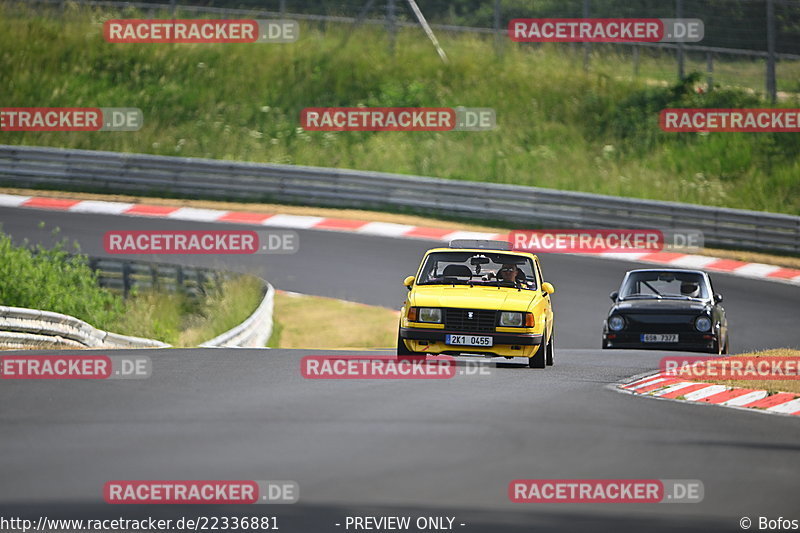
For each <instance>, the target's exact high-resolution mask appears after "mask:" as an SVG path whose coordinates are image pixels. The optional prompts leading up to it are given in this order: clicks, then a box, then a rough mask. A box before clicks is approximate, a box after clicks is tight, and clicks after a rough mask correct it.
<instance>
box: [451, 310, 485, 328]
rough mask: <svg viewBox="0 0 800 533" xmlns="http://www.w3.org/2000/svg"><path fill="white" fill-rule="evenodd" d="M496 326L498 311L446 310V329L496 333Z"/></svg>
mask: <svg viewBox="0 0 800 533" xmlns="http://www.w3.org/2000/svg"><path fill="white" fill-rule="evenodd" d="M470 317H471V318H470ZM496 324H497V311H487V310H486V309H445V310H444V327H445V329H449V330H451V331H494V330H495V325H496Z"/></svg>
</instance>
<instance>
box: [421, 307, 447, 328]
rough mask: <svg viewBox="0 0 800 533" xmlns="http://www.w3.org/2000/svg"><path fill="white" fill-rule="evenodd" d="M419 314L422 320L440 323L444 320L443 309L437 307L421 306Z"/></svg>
mask: <svg viewBox="0 0 800 533" xmlns="http://www.w3.org/2000/svg"><path fill="white" fill-rule="evenodd" d="M417 316H418V317H419V318H418V319H419V321H420V322H432V323H434V324H438V323H441V321H442V310H441V309H437V308H435V307H420V308H419V311H418V312H417Z"/></svg>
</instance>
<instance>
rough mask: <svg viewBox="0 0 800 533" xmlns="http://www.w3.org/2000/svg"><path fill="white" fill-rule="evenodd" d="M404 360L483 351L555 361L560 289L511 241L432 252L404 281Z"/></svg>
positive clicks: (533, 363)
mask: <svg viewBox="0 0 800 533" xmlns="http://www.w3.org/2000/svg"><path fill="white" fill-rule="evenodd" d="M403 283H404V285H405V286H406V287H407V288H408V290H409V293H408V298H406V301H405V302H404V304H403V309H402V310H401V312H400V313H401V314H400V328H399V332H398V338H397V355H398V357H409V356H416V355H421V356H424V355H425V354H436V355H438V354H449V355H463V354H478V355H483V356H486V357H493V356H494V357H497V356H499V357H505V358H507V359H511V358H515V357H524V358H527V363H528V366H530V367H531V368H544V367H545V365H552V364H553V348H554V344H553V331H554V330H553V308H552V305H551V303H550V295H551V294H553V292H554V291H555V289H554V288H553V286H552V285H551V284H550V283H547V282H545V281H544V279H543V278H542V269H541V266H540V265H539V258H538V257H536V256H535V255H533V254H530V253H526V252H516V251H512V250H511V245H510V243H508V242H505V241H476V240H469V241H467V240H459V241H452V242H451V243H450V246H449V248H434V249H432V250H428V251H427V252H426V253H425V257H424V258H423V259H422V264H421V265H420V267H419V270H418V271H417V275H416V277H415V276H409V277H407V278H406V279H405V281H404V282H403Z"/></svg>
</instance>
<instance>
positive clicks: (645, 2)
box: [27, 0, 800, 101]
mask: <svg viewBox="0 0 800 533" xmlns="http://www.w3.org/2000/svg"><path fill="white" fill-rule="evenodd" d="M27 3H29V4H34V3H36V4H51V5H58V6H61V7H64V6H65V5H68V4H77V5H95V6H104V7H112V8H120V9H125V8H136V9H140V10H144V11H145V12H147V13H148V14H149V16H156V15H157V14H158V12H162V14H168V15H173V16H182V15H195V16H196V15H198V14H205V15H206V16H207V15H213V16H218V17H224V16H256V17H258V16H260V17H265V18H269V17H286V18H294V19H298V20H305V21H308V22H313V21H316V22H317V23H319V24H321V25H322V26H323V27H324V25H325V24H327V23H338V24H362V23H364V24H372V25H376V24H377V25H385V27H386V29H387V34H388V39H387V44H388V46H389V48H390V49H392V47H393V46H394V43H395V33H396V32H397V30H398V28H401V27H414V26H418V23H417V21H416V18H415V16H414V14H413V11H412V9H411V8H410V5H409V4H410V0H405V1H404V0H346V1H335V2H330V1H327V0H139V1H135V2H120V1H102V0H99V1H98V0H29V2H27ZM419 6H420V9H421V11H422V13H423V14H424V16H425V18H426V19H427V20H428V22H430V23H431V26H432V27H433V29H434V31H436V32H445V33H447V32H473V33H482V34H487V35H495V41H496V47H497V49H498V53H499V52H500V51H501V50H502V47H504V46H512V45H513V46H523V47H524V46H534V47H535V46H542V45H541V44H537V43H521V44H514V43H511V42H509V40H508V39H507V37H506V28H507V27H508V23H509V21H510V20H511V19H514V18H581V17H592V18H698V19H701V20H702V21H703V23H704V26H705V37H704V39H703V41H702V42H701V43H696V44H683V43H679V44H675V43H615V44H598V43H593V44H588V43H582V44H576V43H569V44H557V45H551V44H549V45H548V46H558V47H562V48H563V47H568V49H569V50H570V51H571V52H572V53H574V54H575V55H576V57H577V58H579V60H580V61H581V62H582V64H583V68H584V69H587V70H588V69H590V68H591V66H592V64H593V63H594V62H596V61H599V60H600V58H601V56H602V55H606V56H608V55H614V56H615V57H619V56H621V57H623V58H624V59H626V61H628V62H629V64H630V74H631V75H633V76H642V77H645V78H648V77H655V78H664V77H665V75H667V76H669V75H670V74H671V73H668V72H664V65H665V64H669V63H673V65H674V66H673V73H672V74H673V75H674V76H675V77H677V78H682V77H684V76H685V75H686V73H688V72H691V71H698V72H704V73H705V76H706V80H707V89H708V90H711V89H712V88H713V87H714V86H715V85H723V86H724V85H729V86H743V87H748V88H751V89H756V90H758V91H763V92H764V93H765V94H767V95H768V96H769V97H770V98H771V100H772V101H775V100H776V99H777V98H778V97H783V96H785V94H786V93H797V92H800V0H669V1H666V2H664V1H658V0H603V1H599V0H541V1H537V2H530V1H529V0H426V1H424V2H419Z"/></svg>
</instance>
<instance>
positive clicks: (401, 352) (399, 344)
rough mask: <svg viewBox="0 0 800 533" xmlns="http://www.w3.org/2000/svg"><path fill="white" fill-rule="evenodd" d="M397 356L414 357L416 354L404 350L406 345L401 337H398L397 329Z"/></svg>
mask: <svg viewBox="0 0 800 533" xmlns="http://www.w3.org/2000/svg"><path fill="white" fill-rule="evenodd" d="M397 355H398V356H401V355H416V352H412V351H411V350H409V349H408V348H406V343H404V342H403V339H402V337H400V330H399V329H398V330H397Z"/></svg>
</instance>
